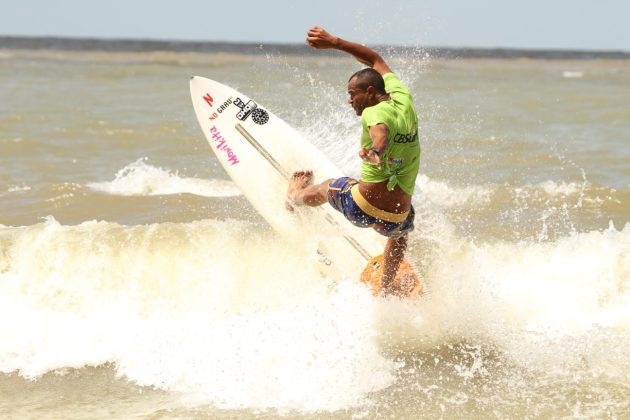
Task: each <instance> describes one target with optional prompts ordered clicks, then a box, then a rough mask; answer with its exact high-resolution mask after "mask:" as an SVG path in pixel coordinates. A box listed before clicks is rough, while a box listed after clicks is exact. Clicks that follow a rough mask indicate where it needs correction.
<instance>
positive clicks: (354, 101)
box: [348, 68, 387, 115]
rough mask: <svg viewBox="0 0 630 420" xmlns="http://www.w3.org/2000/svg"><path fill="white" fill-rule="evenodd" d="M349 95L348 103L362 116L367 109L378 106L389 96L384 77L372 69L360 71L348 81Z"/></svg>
mask: <svg viewBox="0 0 630 420" xmlns="http://www.w3.org/2000/svg"><path fill="white" fill-rule="evenodd" d="M348 94H349V95H350V98H349V99H348V103H349V104H350V105H352V108H354V110H355V111H356V113H357V115H361V114H362V113H363V110H364V109H365V108H367V107H369V106H374V105H376V104H377V103H379V102H380V101H381V100H383V98H384V96H386V95H387V93H386V92H385V81H384V80H383V76H381V75H380V73H379V72H377V71H376V70H374V69H372V68H367V69H363V70H359V71H358V72H356V73H354V74H353V75H352V76H351V77H350V80H348Z"/></svg>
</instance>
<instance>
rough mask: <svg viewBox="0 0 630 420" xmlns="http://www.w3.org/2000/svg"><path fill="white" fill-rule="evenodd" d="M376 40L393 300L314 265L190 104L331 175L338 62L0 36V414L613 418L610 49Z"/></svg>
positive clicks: (349, 120) (629, 235)
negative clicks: (309, 155)
mask: <svg viewBox="0 0 630 420" xmlns="http://www.w3.org/2000/svg"><path fill="white" fill-rule="evenodd" d="M382 53H383V54H384V55H385V56H386V57H387V58H388V60H389V62H390V64H391V66H392V67H393V68H394V69H395V71H396V72H397V73H398V74H399V75H400V77H401V78H402V80H403V81H404V82H405V83H406V84H407V85H408V86H409V88H410V90H411V92H412V94H413V95H414V97H415V101H416V105H417V110H418V113H419V118H420V125H421V129H420V137H421V142H422V150H423V152H422V168H421V174H420V176H419V178H418V182H417V189H416V193H415V194H414V206H415V207H416V211H417V219H416V230H415V231H414V232H413V233H412V234H411V237H410V249H409V254H408V257H409V259H410V261H411V262H412V263H413V264H414V265H415V266H416V267H417V269H418V271H419V273H420V274H421V276H422V278H423V279H424V281H425V284H426V286H427V288H428V290H429V293H428V294H427V295H426V296H424V297H423V298H422V299H420V300H419V301H416V302H404V301H399V300H397V299H377V298H373V297H372V296H371V295H370V294H369V292H368V291H367V290H366V288H365V287H363V286H362V285H360V284H358V282H357V281H356V279H354V278H350V279H323V278H322V277H321V276H320V274H319V271H318V267H317V263H316V258H314V257H313V255H309V254H304V253H302V252H301V251H302V250H299V249H295V247H292V246H291V244H289V243H286V242H285V241H284V240H283V238H282V237H280V236H279V235H278V234H276V233H275V232H274V231H272V230H271V229H270V227H269V226H268V225H267V224H266V223H265V221H264V220H263V219H262V218H261V217H260V216H259V215H258V214H257V213H256V211H255V210H254V209H253V208H252V207H251V206H250V204H249V203H248V202H247V200H245V199H244V198H243V196H242V195H241V194H240V191H239V190H238V188H237V187H236V186H235V185H234V184H232V183H231V181H230V180H229V178H228V177H227V176H226V174H225V173H224V172H223V170H222V168H221V166H220V165H219V164H218V162H217V161H216V160H215V159H214V157H213V154H212V151H211V150H210V147H209V145H208V144H207V143H206V141H205V139H204V136H203V134H202V133H201V131H200V129H199V127H198V124H197V121H196V120H195V116H194V112H193V109H192V105H191V102H190V97H189V90H188V80H189V77H190V76H192V75H199V76H205V77H209V78H213V79H216V80H219V81H222V82H223V83H225V84H228V85H230V86H233V87H235V88H236V89H238V90H241V91H242V92H244V93H246V94H247V95H248V96H250V97H252V98H255V99H256V100H257V101H258V102H259V103H261V104H263V105H264V106H265V107H267V108H268V109H270V110H271V111H272V112H274V113H275V114H276V115H278V116H280V117H282V118H284V119H285V120H286V121H287V122H288V123H289V124H291V125H292V126H293V127H295V128H296V129H297V130H298V131H299V132H300V133H302V134H303V135H304V136H305V137H306V138H307V139H309V140H310V141H311V142H312V143H314V144H315V145H317V146H318V147H319V148H320V149H321V150H322V151H324V153H326V154H327V155H328V156H329V158H330V159H331V160H333V161H334V162H335V163H336V164H337V165H338V166H339V167H340V168H342V169H343V170H344V171H345V172H346V173H347V174H348V175H351V176H356V175H358V171H359V160H358V157H357V155H356V151H357V148H358V138H359V132H360V124H359V121H358V119H357V117H356V116H355V115H353V112H352V109H351V108H350V106H349V105H348V104H346V103H345V100H346V93H345V88H346V81H347V79H348V77H349V75H350V74H351V73H352V72H353V71H356V70H357V69H359V68H360V67H359V65H358V64H356V63H355V62H354V61H353V60H352V59H350V58H348V57H343V56H341V55H334V54H333V55H331V54H322V55H321V56H318V55H312V54H299V53H295V52H292V53H290V54H284V53H279V52H276V51H274V50H267V49H265V47H264V46H261V47H260V49H259V51H258V53H256V54H248V53H243V52H242V51H240V50H239V49H238V48H236V47H235V49H234V51H233V52H230V51H229V49H228V51H221V52H217V53H212V52H186V51H134V52H124V51H106V52H105V51H89V50H84V51H78V52H73V51H64V50H60V49H37V50H24V49H22V50H19V49H5V50H0V98H2V100H1V101H0V316H1V319H2V320H3V322H2V323H0V417H2V418H16V419H17V418H19V419H29V418H33V419H35V418H37V419H39V418H120V419H128V418H147V419H162V418H164V419H167V418H168V419H170V418H182V419H196V418H200V419H202V418H213V419H214V418H277V417H286V418H305V419H310V418H318V419H319V418H330V419H346V418H348V419H350V418H352V419H361V418H628V417H630V89H629V88H628V86H630V60H621V59H596V58H595V59H589V60H584V59H580V60H572V59H542V58H526V59H525V58H511V59H503V58H492V57H489V58H475V59H473V58H470V59H448V58H439V57H434V56H432V55H431V54H430V53H427V51H422V50H417V51H416V50H413V49H408V50H406V51H405V53H402V54H401V53H396V52H395V51H393V50H388V49H383V50H382ZM252 182H256V180H255V179H252ZM279 211H282V209H279ZM357 275H358V273H357Z"/></svg>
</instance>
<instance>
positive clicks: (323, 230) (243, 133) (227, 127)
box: [190, 76, 419, 290]
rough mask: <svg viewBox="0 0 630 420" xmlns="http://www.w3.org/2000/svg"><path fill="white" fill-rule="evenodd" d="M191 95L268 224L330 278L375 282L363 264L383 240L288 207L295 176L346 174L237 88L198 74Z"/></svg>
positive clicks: (326, 210) (327, 214) (331, 214)
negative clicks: (301, 172) (291, 179)
mask: <svg viewBox="0 0 630 420" xmlns="http://www.w3.org/2000/svg"><path fill="white" fill-rule="evenodd" d="M190 93H191V98H192V103H193V108H194V110H195V114H196V116H197V120H198V121H199V125H200V126H201V130H202V131H203V133H204V135H205V137H206V139H207V140H208V142H209V143H210V146H211V148H212V150H213V152H214V153H215V155H216V157H217V159H218V161H219V162H220V163H221V165H222V166H223V168H224V169H225V171H226V172H227V174H228V175H229V176H230V178H231V179H232V181H233V182H234V183H235V184H236V185H237V186H238V187H239V188H240V190H241V191H242V193H243V195H244V196H245V198H247V200H248V201H249V202H250V203H251V204H252V206H253V207H254V208H255V209H256V211H257V212H258V213H259V214H260V215H261V216H262V217H263V218H264V219H265V220H266V221H267V222H268V223H269V225H270V226H271V227H272V228H273V229H274V230H276V231H277V232H278V233H280V234H281V235H282V236H284V237H285V238H287V240H289V241H292V242H293V243H294V244H295V246H299V247H303V248H304V250H305V252H310V253H311V254H312V255H314V256H315V258H317V260H318V263H319V265H320V269H321V271H322V274H324V275H325V276H327V277H329V278H331V279H333V280H337V281H339V280H344V279H356V278H357V276H358V275H359V273H362V272H364V271H365V273H364V275H363V277H362V278H363V281H365V282H370V283H373V282H378V280H377V278H378V277H379V275H380V274H379V271H378V269H375V268H374V267H376V266H375V265H374V264H370V265H367V266H366V264H368V262H369V261H371V260H372V258H373V257H374V256H377V255H379V254H380V253H382V252H383V247H384V244H385V239H384V238H382V237H381V236H380V235H377V234H374V232H371V230H370V229H361V228H358V227H355V226H353V225H352V224H350V223H348V222H347V221H346V220H345V219H344V217H343V215H342V214H341V213H339V212H337V211H335V210H334V209H333V208H331V207H330V206H328V205H323V206H320V207H317V208H309V207H305V206H300V207H297V208H296V210H295V211H293V212H290V211H288V210H286V209H285V206H284V202H285V199H286V192H287V186H288V179H289V177H290V176H291V174H292V173H293V172H294V171H298V170H305V169H308V170H312V171H313V173H314V182H315V183H319V182H322V181H324V180H326V179H329V178H338V177H341V176H343V174H342V172H341V171H340V170H339V169H338V168H337V167H336V165H334V164H333V163H332V162H331V161H330V160H329V159H328V158H327V157H326V156H325V155H324V154H323V153H322V152H321V151H320V150H319V149H318V148H316V147H315V146H314V145H313V144H312V143H310V142H309V141H307V140H306V139H305V138H304V137H303V136H302V135H300V134H299V133H298V132H297V131H296V130H294V129H293V128H292V127H291V126H290V125H288V124H287V123H286V122H284V121H283V120H282V119H281V118H279V117H277V116H276V115H274V114H273V113H272V112H270V111H269V110H268V109H266V108H265V107H263V106H262V105H261V104H260V103H258V102H255V101H254V100H252V99H250V98H249V97H248V96H247V95H245V94H243V93H241V92H239V91H237V90H236V89H233V88H231V87H229V86H226V85H224V84H222V83H219V82H217V81H214V80H211V79H207V78H204V77H199V76H194V77H192V78H191V80H190ZM377 265H378V264H377ZM370 267H372V268H370ZM367 273H369V275H368V274H367ZM414 276H415V272H414ZM368 279H369V280H368ZM416 279H417V276H416ZM417 283H419V281H417ZM373 290H375V289H373Z"/></svg>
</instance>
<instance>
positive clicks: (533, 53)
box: [0, 36, 630, 60]
mask: <svg viewBox="0 0 630 420" xmlns="http://www.w3.org/2000/svg"><path fill="white" fill-rule="evenodd" d="M375 48H376V49H378V50H381V51H387V53H388V54H389V55H408V54H409V53H411V52H413V53H416V54H417V53H418V51H421V52H423V53H426V54H428V55H429V56H430V57H434V58H446V59H467V58H473V59H474V58H502V59H518V58H534V59H547V60H595V59H614V60H629V59H630V51H628V52H624V51H579V50H542V49H515V48H451V47H446V48H443V47H420V46H418V47H409V46H380V47H379V46H375ZM0 49H9V50H53V51H106V52H151V51H172V52H197V53H237V54H244V55H264V54H269V53H273V54H286V55H315V54H319V55H321V54H322V51H316V50H314V49H312V48H309V47H308V46H306V45H302V44H274V43H236V42H235V43H232V42H201V41H165V40H141V39H96V38H63V37H22V36H0ZM325 53H328V54H330V55H335V54H337V53H338V52H337V51H332V50H327V51H325Z"/></svg>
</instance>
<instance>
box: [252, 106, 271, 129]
mask: <svg viewBox="0 0 630 420" xmlns="http://www.w3.org/2000/svg"><path fill="white" fill-rule="evenodd" d="M252 120H254V122H255V123H256V124H258V125H263V124H267V121H269V114H268V113H267V111H265V110H264V109H260V108H256V109H255V110H253V111H252Z"/></svg>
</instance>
